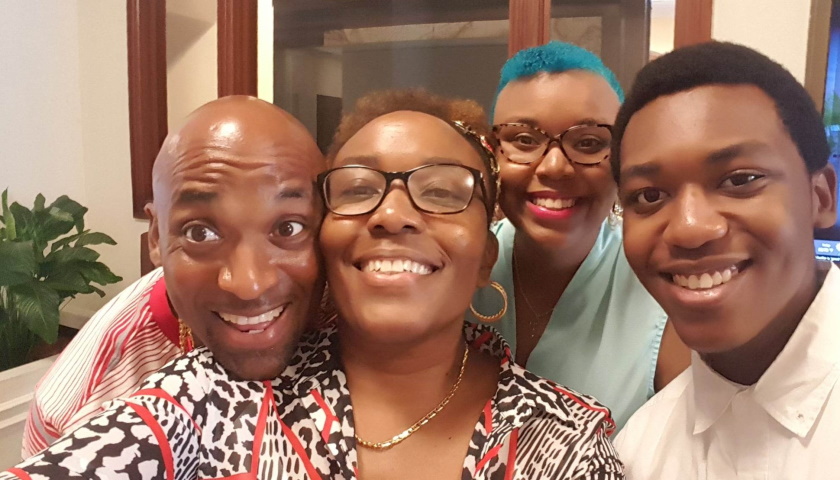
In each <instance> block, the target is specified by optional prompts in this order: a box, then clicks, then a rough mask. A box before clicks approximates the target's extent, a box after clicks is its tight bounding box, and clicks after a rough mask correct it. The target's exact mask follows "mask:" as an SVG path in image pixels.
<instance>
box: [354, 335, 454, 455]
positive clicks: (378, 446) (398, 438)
mask: <svg viewBox="0 0 840 480" xmlns="http://www.w3.org/2000/svg"><path fill="white" fill-rule="evenodd" d="M469 356H470V347H469V346H468V347H467V348H465V349H464V358H463V359H462V360H461V370H460V371H459V372H458V379H457V380H455V385H452V389H451V390H449V393H448V394H447V395H446V396H445V397H444V398H443V400H441V402H440V403H439V404H438V406H437V407H435V408H434V409H432V411H431V412H429V413H427V414H426V415H424V416H423V418H421V419H420V420H417V422H415V423H414V425H412V426H410V427H408V428H406V429H405V430H403V431H402V433H399V434H397V435H394V436H393V437H391V438H390V439H388V440H386V441H384V442H367V441H365V440H362V439H361V438H360V437H359V436H358V435H355V437H356V443H358V444H359V445H360V446H362V447H365V448H370V449H371V450H387V449H389V448H391V447H393V446H394V445H396V444H398V443H401V442H402V441H403V440H405V439H406V438H408V437H410V436H411V435H412V434H414V432H416V431H417V430H420V427H422V426H423V425H425V424H427V423H429V421H431V419H433V418H435V417H436V416H437V414H438V413H440V412H441V411H442V410H443V409H444V407H446V405H447V404H449V401H450V400H452V397H454V396H455V392H457V391H458V387H459V386H461V380H462V379H463V378H464V369H465V368H466V367H467V358H469Z"/></svg>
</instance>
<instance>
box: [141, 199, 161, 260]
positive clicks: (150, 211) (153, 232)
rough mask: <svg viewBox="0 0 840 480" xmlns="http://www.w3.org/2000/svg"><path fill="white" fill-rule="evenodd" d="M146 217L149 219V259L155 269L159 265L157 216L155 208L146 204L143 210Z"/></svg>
mask: <svg viewBox="0 0 840 480" xmlns="http://www.w3.org/2000/svg"><path fill="white" fill-rule="evenodd" d="M143 210H144V211H145V212H146V216H147V217H149V236H148V238H149V259H150V260H151V261H152V264H153V265H154V266H155V267H159V266H160V265H161V260H160V229H159V228H158V216H157V213H156V211H155V206H154V205H153V204H152V203H147V204H146V206H145V207H144V208H143Z"/></svg>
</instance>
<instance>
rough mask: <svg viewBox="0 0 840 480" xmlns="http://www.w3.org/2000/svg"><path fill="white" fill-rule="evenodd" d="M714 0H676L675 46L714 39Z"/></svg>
mask: <svg viewBox="0 0 840 480" xmlns="http://www.w3.org/2000/svg"><path fill="white" fill-rule="evenodd" d="M712 1H713V0H676V6H675V10H674V48H680V47H685V46H688V45H694V44H695V43H703V42H708V41H710V40H711V39H712Z"/></svg>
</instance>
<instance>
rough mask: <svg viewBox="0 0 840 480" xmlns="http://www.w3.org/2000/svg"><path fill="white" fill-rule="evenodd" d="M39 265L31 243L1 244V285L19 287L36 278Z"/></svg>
mask: <svg viewBox="0 0 840 480" xmlns="http://www.w3.org/2000/svg"><path fill="white" fill-rule="evenodd" d="M37 271H38V264H37V263H36V261H35V252H34V251H33V250H32V243H31V242H0V285H6V286H10V285H18V284H21V283H25V282H27V281H30V280H32V279H34V278H35V274H36V273H37Z"/></svg>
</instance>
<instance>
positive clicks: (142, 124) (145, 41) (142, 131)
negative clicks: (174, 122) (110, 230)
mask: <svg viewBox="0 0 840 480" xmlns="http://www.w3.org/2000/svg"><path fill="white" fill-rule="evenodd" d="M126 3H127V13H128V117H129V136H130V146H131V192H132V214H133V215H134V218H138V219H145V218H146V215H145V213H144V212H143V207H145V205H146V203H147V202H149V201H151V199H152V165H153V164H154V162H155V158H156V157H157V154H158V150H160V146H161V145H162V144H163V140H164V139H165V138H166V133H167V129H168V125H167V119H166V115H167V107H166V0H127V2H126Z"/></svg>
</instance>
